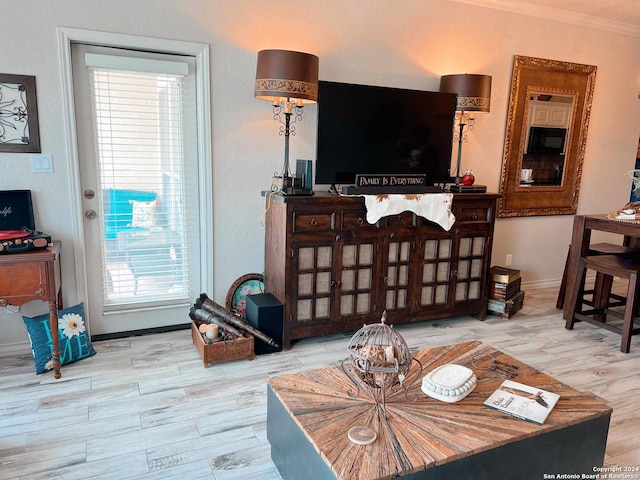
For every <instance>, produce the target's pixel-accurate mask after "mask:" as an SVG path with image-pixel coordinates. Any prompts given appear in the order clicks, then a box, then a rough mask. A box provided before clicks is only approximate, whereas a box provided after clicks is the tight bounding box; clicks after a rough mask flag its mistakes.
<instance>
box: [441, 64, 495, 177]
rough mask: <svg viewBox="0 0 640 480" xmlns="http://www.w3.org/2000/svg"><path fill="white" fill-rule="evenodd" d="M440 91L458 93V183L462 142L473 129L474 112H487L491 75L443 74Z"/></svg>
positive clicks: (489, 100)
mask: <svg viewBox="0 0 640 480" xmlns="http://www.w3.org/2000/svg"><path fill="white" fill-rule="evenodd" d="M440 92H443V93H455V94H456V95H458V102H457V106H456V112H457V113H456V122H457V123H458V125H457V126H458V132H457V133H456V134H455V135H456V136H457V140H458V161H457V163H456V176H455V183H456V185H460V178H461V175H460V169H461V163H462V142H463V141H464V140H466V134H465V126H466V127H467V130H473V124H474V122H475V118H474V114H475V112H485V113H486V112H489V109H490V107H491V76H490V75H476V74H470V73H463V74H455V75H443V76H442V77H440Z"/></svg>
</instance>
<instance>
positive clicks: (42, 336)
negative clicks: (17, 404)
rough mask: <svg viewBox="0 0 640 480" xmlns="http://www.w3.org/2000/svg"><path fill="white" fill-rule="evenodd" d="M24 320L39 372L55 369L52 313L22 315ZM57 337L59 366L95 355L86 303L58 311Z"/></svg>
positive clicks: (37, 371)
mask: <svg viewBox="0 0 640 480" xmlns="http://www.w3.org/2000/svg"><path fill="white" fill-rule="evenodd" d="M22 319H23V320H24V324H25V325H26V326H27V332H28V333H29V339H30V340H31V350H32V352H33V359H34V360H35V363H36V373H43V372H46V371H48V370H53V358H52V357H53V340H52V338H51V326H50V324H49V314H48V313H46V314H43V315H40V316H38V317H33V318H31V317H24V316H23V317H22ZM58 339H59V346H60V365H65V364H67V363H71V362H76V361H78V360H81V359H83V358H87V357H92V356H93V355H95V354H96V351H95V350H94V349H93V345H92V344H91V339H90V338H89V335H88V333H87V328H86V321H85V316H84V304H83V303H80V304H78V305H76V306H74V307H70V308H65V309H64V310H60V311H59V312H58Z"/></svg>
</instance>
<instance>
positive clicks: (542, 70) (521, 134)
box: [498, 55, 596, 217]
mask: <svg viewBox="0 0 640 480" xmlns="http://www.w3.org/2000/svg"><path fill="white" fill-rule="evenodd" d="M595 78H596V67H595V66H592V65H582V64H577V63H568V62H559V61H555V60H545V59H542V58H533V57H524V56H518V55H516V56H515V57H514V61H513V75H512V78H511V94H510V97H509V111H508V116H507V128H506V135H505V145H504V158H503V164H502V175H501V178H500V193H501V194H502V198H501V199H500V202H499V207H498V216H499V217H525V216H537V215H573V214H575V213H576V210H577V206H578V194H579V191H580V179H581V177H582V163H583V160H584V151H585V146H586V142H587V129H588V127H589V116H590V113H591V103H592V101H593V89H594V84H595Z"/></svg>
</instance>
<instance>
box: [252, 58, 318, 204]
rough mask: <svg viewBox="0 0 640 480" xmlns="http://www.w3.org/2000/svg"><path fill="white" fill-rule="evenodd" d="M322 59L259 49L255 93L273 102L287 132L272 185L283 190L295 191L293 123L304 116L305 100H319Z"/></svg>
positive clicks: (258, 96) (275, 188)
mask: <svg viewBox="0 0 640 480" xmlns="http://www.w3.org/2000/svg"><path fill="white" fill-rule="evenodd" d="M318 63H319V61H318V57H316V56H315V55H311V54H309V53H302V52H293V51H289V50H261V51H259V52H258V64H257V67H256V84H255V97H256V98H259V99H260V100H268V101H270V102H271V103H272V104H273V118H274V119H275V120H278V121H279V122H280V123H281V126H280V135H284V165H283V166H282V171H281V172H280V173H279V174H278V173H275V174H274V178H273V182H272V187H271V189H272V190H273V191H278V192H280V193H282V194H287V193H291V192H292V191H293V188H292V187H293V179H292V176H291V173H290V171H289V136H290V135H295V126H293V125H292V124H293V123H295V122H296V121H298V120H302V108H303V106H304V104H305V103H315V102H316V101H317V100H318ZM294 114H295V116H294V119H293V121H292V119H291V117H292V115H294ZM283 115H284V121H283V118H282V117H283Z"/></svg>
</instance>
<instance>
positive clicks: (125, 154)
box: [86, 55, 190, 311]
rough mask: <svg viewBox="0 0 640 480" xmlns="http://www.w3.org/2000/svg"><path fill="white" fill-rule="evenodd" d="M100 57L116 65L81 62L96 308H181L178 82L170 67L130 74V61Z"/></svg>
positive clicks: (185, 272)
mask: <svg viewBox="0 0 640 480" xmlns="http://www.w3.org/2000/svg"><path fill="white" fill-rule="evenodd" d="M93 57H96V56H93ZM98 57H105V56H102V55H100V56H98ZM106 57H107V59H109V58H116V62H115V63H114V62H109V61H108V62H106V63H105V62H102V61H97V62H96V61H95V58H93V59H92V58H89V57H87V59H86V61H87V66H88V68H89V70H90V73H91V75H90V76H91V89H92V99H93V107H94V118H95V131H96V137H97V138H96V145H97V149H98V151H97V157H98V177H99V178H98V179H97V184H98V185H99V186H100V194H101V195H102V201H101V202H99V204H100V205H101V212H99V219H100V222H101V229H102V235H101V241H102V242H103V245H102V247H103V248H102V249H101V251H102V252H103V254H102V256H103V258H102V278H101V281H102V285H103V305H104V309H105V311H109V310H110V309H112V310H119V309H122V308H123V307H125V308H126V307H131V308H139V307H143V306H154V305H162V304H168V303H175V302H176V301H183V300H186V299H187V297H188V295H189V277H190V275H189V261H188V258H189V255H188V251H187V248H188V242H187V241H186V239H187V237H186V221H185V219H186V218H187V215H188V214H189V213H188V212H187V211H186V202H185V198H184V174H183V171H184V155H183V143H184V132H183V128H184V127H183V88H182V79H183V75H182V74H181V73H175V72H172V71H167V69H166V68H164V67H165V65H164V64H167V63H169V64H170V63H172V62H158V63H157V64H156V65H158V66H159V67H160V68H158V69H157V70H158V71H153V70H154V68H153V67H154V65H153V62H151V64H149V63H148V62H146V63H145V64H144V65H141V66H140V69H139V70H138V71H136V69H135V66H136V59H133V62H131V59H129V60H128V62H127V64H126V65H125V66H122V65H121V64H120V63H118V61H117V58H118V57H109V56H106ZM102 60H104V59H102ZM176 63H178V62H176ZM169 70H171V69H170V68H169ZM185 73H186V72H185Z"/></svg>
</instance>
